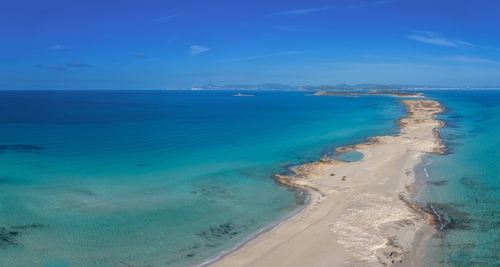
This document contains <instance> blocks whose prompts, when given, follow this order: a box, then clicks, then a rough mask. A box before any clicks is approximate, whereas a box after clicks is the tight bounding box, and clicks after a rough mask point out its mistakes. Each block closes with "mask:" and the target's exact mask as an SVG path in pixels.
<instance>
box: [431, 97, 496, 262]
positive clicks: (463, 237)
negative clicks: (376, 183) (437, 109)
mask: <svg viewBox="0 0 500 267" xmlns="http://www.w3.org/2000/svg"><path fill="white" fill-rule="evenodd" d="M426 95H427V96H429V97H432V98H435V99H436V100H438V101H440V102H441V103H442V104H443V105H444V107H445V108H446V112H445V113H443V114H442V115H439V119H441V120H444V121H445V123H446V126H445V127H444V128H442V129H441V130H440V132H441V137H442V139H443V140H444V142H445V143H446V145H447V147H448V154H447V155H433V156H430V157H429V159H430V160H431V161H432V163H430V164H429V165H427V167H426V170H427V173H428V175H429V178H428V179H427V190H428V192H427V193H426V194H424V195H423V199H422V202H423V203H424V204H423V205H428V204H429V203H431V204H432V205H433V207H434V208H435V209H436V210H437V211H438V212H439V213H441V214H442V215H443V216H444V218H445V220H446V222H445V224H444V228H443V229H442V230H440V231H439V233H438V235H437V236H435V237H434V238H433V239H432V240H431V242H430V246H429V248H428V250H427V256H426V262H425V264H424V266H500V213H499V209H500V91H442V92H427V93H426Z"/></svg>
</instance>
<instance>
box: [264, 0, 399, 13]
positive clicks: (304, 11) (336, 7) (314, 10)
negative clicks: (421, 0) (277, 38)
mask: <svg viewBox="0 0 500 267" xmlns="http://www.w3.org/2000/svg"><path fill="white" fill-rule="evenodd" d="M394 1H396V0H384V1H378V2H373V3H368V4H362V5H352V6H327V7H318V8H307V9H293V10H287V11H283V12H278V13H274V14H270V16H278V15H303V14H307V13H311V12H319V11H326V10H330V9H347V8H349V9H356V8H363V7H371V6H379V5H383V4H386V3H390V2H394Z"/></svg>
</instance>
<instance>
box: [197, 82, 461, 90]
mask: <svg viewBox="0 0 500 267" xmlns="http://www.w3.org/2000/svg"><path fill="white" fill-rule="evenodd" d="M439 88H447V87H437V86H427V85H407V84H404V85H402V84H390V85H384V84H357V85H348V84H345V83H342V84H337V85H324V84H323V85H304V86H293V85H284V84H278V83H266V84H257V85H252V84H230V85H223V86H219V85H214V84H206V85H203V86H200V87H193V88H192V89H191V90H304V91H336V90H382V91H386V90H411V89H439ZM454 88H457V87H454Z"/></svg>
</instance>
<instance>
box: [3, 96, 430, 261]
mask: <svg viewBox="0 0 500 267" xmlns="http://www.w3.org/2000/svg"><path fill="white" fill-rule="evenodd" d="M234 93H235V92H228V91H222V92H221V91H217V92H191V91H178V92H173V91H170V92H165V91H164V92H158V91H78V92H70V91H44V92H40V91H38V92H35V91H33V92H9V91H1V92H0V140H1V141H0V170H1V171H0V211H1V214H2V216H1V217H0V235H1V237H2V239H1V240H2V241H1V243H0V263H1V264H0V265H1V266H47V267H48V266H57V267H60V266H61V267H62V266H99V267H101V266H127V264H129V265H132V266H189V265H192V264H195V263H198V262H201V261H203V260H205V259H207V258H210V257H211V256H213V255H215V254H217V253H219V252H220V251H222V250H224V249H227V248H229V247H231V246H232V245H234V244H236V243H237V242H239V241H240V240H242V239H243V238H245V237H246V236H248V235H249V234H251V233H253V232H255V231H257V230H259V229H261V228H262V227H264V226H266V225H268V224H270V223H272V222H273V221H276V220H278V219H280V218H282V217H283V216H285V215H286V214H289V213H291V212H292V211H294V210H295V209H297V208H298V207H299V206H300V203H299V201H297V198H296V192H293V191H291V190H289V189H288V188H286V187H283V186H280V185H278V184H276V182H275V181H274V180H273V179H272V178H271V176H272V174H274V173H284V172H287V170H288V168H289V167H290V166H293V165H297V164H301V163H304V162H309V161H313V160H318V159H319V158H320V157H322V156H324V155H325V154H332V153H333V154H334V152H331V150H332V149H334V148H335V147H338V146H342V145H348V144H353V143H358V142H361V141H364V140H365V138H367V137H368V136H371V135H386V134H394V133H396V132H397V125H396V124H395V122H394V121H395V120H396V119H398V118H400V117H401V116H403V115H404V107H403V106H402V105H401V104H398V103H397V102H396V101H395V99H393V98H390V97H360V98H344V97H312V96H306V95H305V94H304V93H303V92H250V93H251V94H254V95H255V97H250V98H238V97H232V95H233V94H234ZM340 156H342V155H340ZM344 157H347V158H346V159H350V160H357V158H356V157H357V155H356V154H349V155H347V154H346V155H344ZM436 165H437V164H436Z"/></svg>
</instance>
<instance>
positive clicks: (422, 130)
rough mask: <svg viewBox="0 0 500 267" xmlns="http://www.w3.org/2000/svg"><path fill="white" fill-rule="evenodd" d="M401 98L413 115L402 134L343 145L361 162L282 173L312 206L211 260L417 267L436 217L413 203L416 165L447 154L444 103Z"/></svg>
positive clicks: (222, 262)
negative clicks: (443, 134)
mask: <svg viewBox="0 0 500 267" xmlns="http://www.w3.org/2000/svg"><path fill="white" fill-rule="evenodd" d="M400 102H401V103H403V104H404V105H405V106H406V107H407V111H408V114H409V115H408V116H406V117H404V118H402V119H400V120H399V121H398V123H399V124H400V129H401V132H400V134H398V135H395V136H376V137H372V138H371V139H370V141H369V142H367V143H362V144H356V145H352V146H347V147H340V148H338V149H337V150H338V151H339V152H347V151H352V150H357V151H359V152H361V153H363V154H364V158H363V160H361V161H358V162H353V163H346V162H339V161H335V160H331V159H322V160H321V161H320V162H313V163H308V164H304V165H302V166H300V167H298V168H296V169H295V170H294V172H295V173H296V175H294V176H283V175H276V179H278V180H279V181H280V182H281V183H283V184H285V185H288V186H292V187H297V188H302V189H305V190H306V191H307V192H308V193H309V194H310V202H309V203H308V206H307V207H306V208H305V209H303V210H302V211H301V212H299V213H298V214H296V215H295V216H293V217H291V218H290V219H288V220H285V221H283V222H282V223H280V224H279V225H277V226H276V227H274V228H272V229H271V230H270V231H268V232H265V233H263V234H261V235H259V236H258V237H256V238H255V239H252V240H250V241H249V242H248V243H246V244H245V245H243V246H242V247H241V248H240V249H238V250H236V251H234V252H232V253H230V254H229V255H226V256H225V257H223V258H222V259H221V260H219V261H216V262H214V263H213V264H212V266H231V267H234V266H265V267H268V266H287V267H288V266H300V267H303V266H419V264H420V260H421V255H422V253H423V249H424V248H425V245H426V242H427V240H428V239H429V238H430V236H432V234H433V233H434V232H435V230H434V227H433V226H432V225H433V224H434V223H435V217H434V216H433V214H430V213H427V212H425V211H423V210H421V209H420V208H419V207H417V206H416V205H414V204H413V203H412V198H413V197H415V194H416V192H415V190H414V188H415V187H413V186H412V184H413V182H414V180H415V176H414V172H413V169H414V167H415V166H416V165H417V164H418V163H419V162H420V160H421V156H422V155H423V154H425V153H434V154H436V153H437V154H439V153H442V149H443V145H442V144H441V139H440V138H439V133H438V131H437V129H438V128H439V127H442V126H443V123H442V122H441V121H438V120H435V116H436V114H438V113H441V112H443V108H442V107H441V105H440V103H438V102H436V101H432V100H404V101H400Z"/></svg>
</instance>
